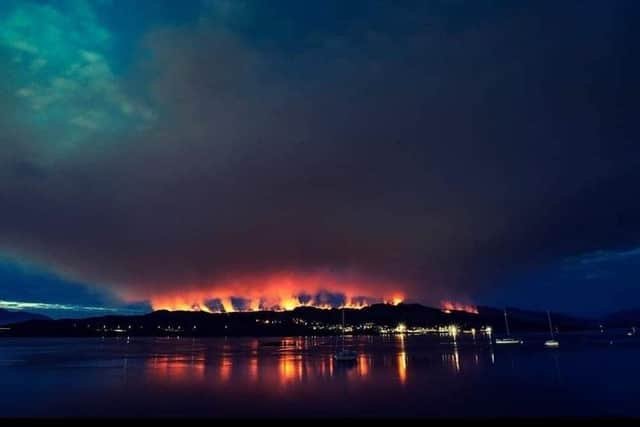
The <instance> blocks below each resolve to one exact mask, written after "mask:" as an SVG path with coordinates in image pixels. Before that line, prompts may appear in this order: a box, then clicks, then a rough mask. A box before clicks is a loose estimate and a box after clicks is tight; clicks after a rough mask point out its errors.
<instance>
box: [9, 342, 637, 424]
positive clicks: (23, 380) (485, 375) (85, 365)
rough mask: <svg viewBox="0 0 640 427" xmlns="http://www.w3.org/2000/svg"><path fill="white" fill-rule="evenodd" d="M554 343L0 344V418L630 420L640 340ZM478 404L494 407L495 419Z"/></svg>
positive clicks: (633, 407) (634, 410) (632, 412)
mask: <svg viewBox="0 0 640 427" xmlns="http://www.w3.org/2000/svg"><path fill="white" fill-rule="evenodd" d="M566 340H567V339H565V341H563V345H564V346H565V347H563V348H562V349H560V350H548V349H544V348H543V347H542V345H541V343H542V341H540V345H539V346H538V345H536V344H535V341H532V340H527V342H528V343H531V342H533V344H530V345H528V346H518V347H516V348H509V349H507V348H501V347H496V346H494V345H491V344H490V342H489V341H488V340H486V339H483V338H482V337H481V336H471V335H469V336H463V335H458V336H457V337H455V339H453V340H452V339H451V337H437V336H436V337H428V336H426V337H416V336H404V335H396V336H383V337H346V338H345V345H346V346H347V347H349V348H351V349H354V350H356V351H357V352H358V356H357V360H356V361H355V362H352V363H343V362H338V361H336V360H334V358H333V355H334V353H335V351H336V350H337V349H339V348H340V346H341V340H340V339H337V338H335V337H308V338H296V337H287V338H219V339H191V338H186V339H185V338H183V339H176V338H155V339H152V338H149V339H142V338H131V339H129V340H125V339H120V340H118V339H106V340H91V339H88V340H82V339H76V340H73V339H16V340H2V341H0V416H2V415H21V414H31V413H41V414H44V415H47V414H58V413H60V414H76V413H83V414H85V415H99V414H102V415H117V414H122V415H127V414H129V413H145V411H159V413H160V414H164V413H167V414H178V415H180V414H185V412H188V413H189V414H192V415H219V414H225V415H249V414H252V413H254V412H256V415H259V413H263V414H275V415H286V414H291V415H294V412H295V411H299V412H297V414H298V415H300V414H303V415H304V414H307V413H309V414H313V413H316V412H314V411H317V413H319V414H341V415H360V414H377V415H385V414H387V415H398V414H396V413H395V412H394V411H401V414H402V413H403V412H402V411H406V415H412V414H427V415H434V414H436V415H437V414H440V415H447V414H453V415H474V414H485V415H489V416H491V415H503V414H505V415H508V414H511V415H527V414H530V413H529V412H528V411H534V409H535V410H536V411H538V410H539V408H538V407H542V408H543V410H545V411H548V412H549V413H551V414H556V413H558V414H574V415H576V414H577V415H583V414H584V411H585V410H588V411H592V412H593V413H596V414H607V413H608V412H607V411H609V410H610V411H613V413H615V414H622V415H624V414H634V415H640V411H639V410H638V409H637V405H636V402H635V398H634V396H635V394H634V393H635V387H636V384H637V383H638V381H640V373H639V372H638V370H636V369H633V368H632V367H633V366H635V365H634V363H635V361H636V360H637V358H638V357H640V343H639V344H638V345H628V346H626V347H624V346H618V347H613V346H601V345H596V344H588V345H583V346H575V347H571V345H570V343H567V341H566ZM565 343H566V345H565ZM605 389H606V390H607V392H606V393H603V390H605ZM60 390H64V391H65V392H64V393H61V392H60ZM516 396H517V397H518V400H514V399H515V397H516ZM488 400H496V401H500V402H502V403H501V407H500V411H502V412H501V413H500V414H495V408H493V409H492V408H491V407H490V406H489V407H487V406H486V402H487V401H488ZM8 402H10V404H9V403H8ZM109 402H112V403H109ZM424 402H430V404H429V405H425V403H424ZM526 402H529V403H528V404H525V403H526ZM593 402H597V403H598V404H597V405H596V404H593ZM603 402H604V403H603ZM145 405H148V406H145ZM145 408H146V409H145ZM187 408H189V409H187ZM611 408H613V409H611ZM356 409H357V411H356ZM83 411H84V412H83ZM354 411H355V412H354ZM492 411H493V412H492ZM598 411H600V412H598ZM258 412H259V413H258ZM537 413H538V412H534V415H535V414H537ZM149 415H155V412H154V413H149Z"/></svg>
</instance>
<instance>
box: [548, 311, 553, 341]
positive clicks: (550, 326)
mask: <svg viewBox="0 0 640 427" xmlns="http://www.w3.org/2000/svg"><path fill="white" fill-rule="evenodd" d="M547 319H548V320H549V332H551V339H553V326H552V325H551V313H550V312H549V310H547Z"/></svg>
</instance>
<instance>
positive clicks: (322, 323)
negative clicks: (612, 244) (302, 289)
mask: <svg viewBox="0 0 640 427" xmlns="http://www.w3.org/2000/svg"><path fill="white" fill-rule="evenodd" d="M344 311H345V319H346V323H347V325H348V326H353V327H354V333H357V334H376V333H379V332H380V328H385V327H386V328H395V327H396V326H398V325H399V324H400V323H403V324H405V325H406V326H407V327H409V328H411V327H435V326H447V325H451V324H455V325H457V326H459V327H462V328H477V329H479V328H481V327H484V326H491V327H492V328H493V329H494V331H495V332H496V333H502V332H503V330H504V317H503V311H502V310H501V309H495V308H491V307H480V308H479V313H478V314H473V313H466V312H461V311H453V312H451V313H445V312H443V311H442V310H440V309H436V308H432V307H426V306H423V305H420V304H399V305H397V306H393V305H388V304H375V305H372V306H369V307H365V308H362V309H345V310H344ZM552 316H553V322H554V326H556V327H557V328H558V329H559V330H561V331H568V330H586V329H595V328H597V327H598V325H599V322H597V321H594V320H588V319H580V318H576V317H571V316H566V315H562V314H558V313H553V314H552ZM341 319H342V310H341V309H335V308H334V309H329V310H326V309H318V308H313V307H299V308H296V309H295V310H292V311H283V312H276V311H259V312H236V313H219V314H210V313H205V312H192V311H174V312H170V311H166V310H160V311H155V312H153V313H149V314H146V315H141V316H104V317H94V318H89V319H61V320H29V321H27V322H22V323H15V324H12V325H10V328H9V330H4V331H2V332H1V335H2V336H105V335H129V336H166V335H168V334H174V335H183V336H279V335H334V334H338V333H340V328H339V325H340V324H341ZM509 324H510V327H511V329H512V331H520V332H532V331H546V330H547V328H548V325H547V318H546V313H544V312H534V311H525V310H517V309H509Z"/></svg>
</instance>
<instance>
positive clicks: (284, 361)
mask: <svg viewBox="0 0 640 427" xmlns="http://www.w3.org/2000/svg"><path fill="white" fill-rule="evenodd" d="M278 366H279V370H278V371H279V373H280V382H281V383H283V384H285V383H290V382H299V381H301V380H302V372H303V366H302V356H296V355H290V354H283V355H282V356H280V360H279V365H278Z"/></svg>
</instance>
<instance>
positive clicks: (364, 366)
mask: <svg viewBox="0 0 640 427" xmlns="http://www.w3.org/2000/svg"><path fill="white" fill-rule="evenodd" d="M369 363H370V359H369V358H368V357H367V355H365V354H360V355H359V356H358V375H360V376H361V377H366V376H368V375H369Z"/></svg>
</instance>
